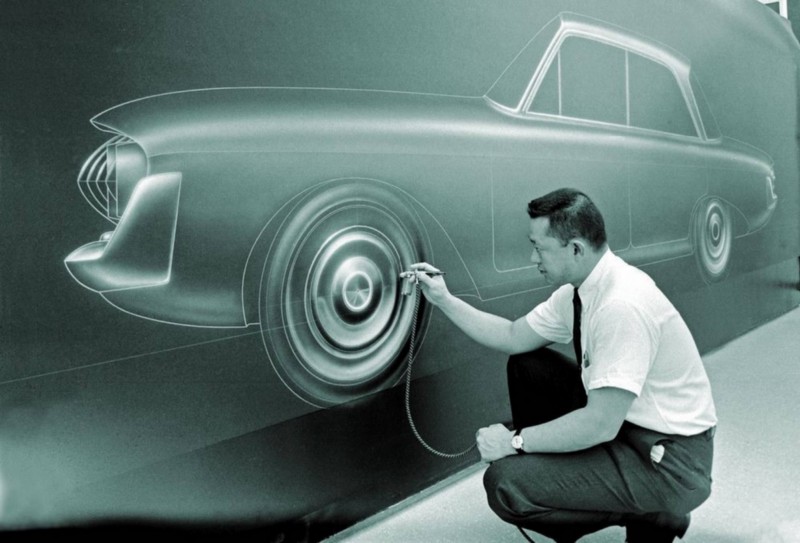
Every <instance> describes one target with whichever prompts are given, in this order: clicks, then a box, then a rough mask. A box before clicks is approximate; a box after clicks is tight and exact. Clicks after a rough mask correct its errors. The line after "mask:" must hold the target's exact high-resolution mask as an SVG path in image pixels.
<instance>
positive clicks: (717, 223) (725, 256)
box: [694, 198, 733, 282]
mask: <svg viewBox="0 0 800 543" xmlns="http://www.w3.org/2000/svg"><path fill="white" fill-rule="evenodd" d="M732 247H733V223H732V218H731V212H730V208H729V207H728V206H727V205H726V204H725V202H723V201H722V200H720V199H719V198H708V199H707V200H705V201H704V202H703V203H702V204H701V205H700V207H699V209H698V211H697V214H696V215H695V221H694V252H695V256H696V258H697V263H698V265H699V267H700V272H701V273H702V274H703V278H704V279H705V280H706V281H708V282H715V281H719V280H721V279H723V278H725V276H726V275H727V273H728V264H729V262H730V258H731V249H732Z"/></svg>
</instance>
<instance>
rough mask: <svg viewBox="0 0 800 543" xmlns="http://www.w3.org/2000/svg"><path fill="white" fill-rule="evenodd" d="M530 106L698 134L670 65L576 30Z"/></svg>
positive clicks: (534, 110)
mask: <svg viewBox="0 0 800 543" xmlns="http://www.w3.org/2000/svg"><path fill="white" fill-rule="evenodd" d="M528 111H529V112H530V113H540V114H548V115H558V116H561V117H568V118H572V119H583V120H588V121H598V122H605V123H611V124H616V125H622V126H630V127H635V128H644V129H648V130H656V131H659V132H666V133H670V134H678V135H681V136H691V137H697V130H696V129H695V125H694V121H693V120H692V116H691V113H690V112H689V109H688V107H687V103H686V99H685V98H684V95H683V92H682V91H681V87H680V85H679V83H678V81H677V80H676V78H675V75H674V74H673V73H672V71H671V70H670V69H669V68H668V67H667V66H666V65H664V64H662V63H660V62H657V61H655V60H651V59H650V58H647V57H645V56H642V55H639V54H636V53H633V52H630V51H627V50H625V49H622V48H620V47H616V46H614V45H609V44H606V43H602V42H600V41H596V40H592V39H587V38H582V37H576V36H568V37H567V38H565V39H564V40H563V42H562V43H561V46H560V47H559V49H558V52H556V54H555V55H554V56H553V59H552V61H551V62H550V66H549V67H548V69H547V72H546V73H545V75H544V77H543V78H542V80H541V82H540V83H539V87H538V89H537V90H536V94H535V96H534V97H533V99H532V101H531V105H530V108H529V110H528Z"/></svg>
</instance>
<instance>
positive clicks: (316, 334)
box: [259, 179, 429, 406]
mask: <svg viewBox="0 0 800 543" xmlns="http://www.w3.org/2000/svg"><path fill="white" fill-rule="evenodd" d="M419 224H420V221H419V218H418V217H417V216H416V214H415V213H414V212H413V210H412V207H411V202H410V200H409V199H408V198H407V197H405V196H404V195H403V194H402V193H400V192H399V191H397V190H396V189H393V188H391V187H390V186H388V185H384V184H382V183H378V182H374V181H367V180H356V179H353V180H345V181H337V182H332V183H327V184H325V185H323V186H322V187H321V188H318V189H316V190H312V191H311V192H310V193H309V194H307V195H305V196H304V197H303V198H302V199H301V201H300V202H299V203H298V204H297V205H296V206H295V208H294V210H293V211H292V212H291V214H290V215H289V216H288V218H287V219H286V220H285V221H284V223H283V224H282V226H281V227H280V228H279V231H278V232H277V236H276V239H275V242H274V243H273V247H272V249H271V250H270V254H269V255H268V257H267V262H266V265H265V269H264V273H263V276H262V281H261V292H260V301H259V311H260V318H261V334H262V338H263V340H264V345H265V347H266V350H267V352H268V354H269V358H270V361H271V362H272V365H273V367H274V368H275V370H276V372H277V373H278V375H280V377H281V379H282V380H283V382H284V383H285V384H286V385H287V386H288V387H289V388H290V389H291V390H292V391H293V392H294V393H295V394H296V395H297V396H299V397H300V398H302V399H303V400H305V401H307V402H309V403H311V404H313V405H317V406H331V405H335V404H339V403H343V402H346V401H349V400H352V399H355V398H358V397H360V396H363V395H365V394H369V393H371V392H374V391H377V390H381V389H383V388H386V387H388V386H391V385H393V384H395V383H396V382H397V381H398V380H399V379H400V378H401V376H402V373H403V370H404V367H405V365H404V362H405V360H404V357H405V355H406V353H407V349H408V341H409V337H410V333H411V327H412V325H413V324H414V321H415V318H414V302H415V296H418V295H420V294H419V293H417V292H414V293H412V294H411V295H410V296H404V295H403V294H402V292H401V284H400V281H399V273H400V272H401V271H402V270H403V269H405V268H407V267H408V266H409V265H410V264H412V263H413V262H418V261H421V260H423V259H425V258H426V256H427V255H428V254H429V250H428V240H427V237H426V236H425V234H424V232H423V231H422V228H421V227H420V226H419ZM421 305H424V304H421ZM425 318H426V312H425V310H424V308H423V309H422V310H421V311H420V315H419V322H418V327H421V326H422V325H424V323H423V320H424V319H425ZM418 337H419V334H418Z"/></svg>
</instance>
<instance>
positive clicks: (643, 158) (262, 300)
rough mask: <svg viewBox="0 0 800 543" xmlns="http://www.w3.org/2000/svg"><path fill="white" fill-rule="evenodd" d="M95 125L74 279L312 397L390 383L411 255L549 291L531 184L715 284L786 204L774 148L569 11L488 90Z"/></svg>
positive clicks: (410, 303)
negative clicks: (237, 346)
mask: <svg viewBox="0 0 800 543" xmlns="http://www.w3.org/2000/svg"><path fill="white" fill-rule="evenodd" d="M92 124H93V125H94V126H95V127H96V128H98V129H99V130H102V131H104V132H108V133H111V134H112V135H113V137H111V139H109V140H108V141H107V142H106V143H104V144H103V145H102V146H101V147H100V148H99V149H97V150H96V151H95V152H94V153H93V154H92V155H91V156H90V157H89V159H88V160H87V161H86V162H85V164H84V166H83V168H82V170H81V171H80V173H79V178H78V185H79V187H80V190H81V191H82V193H83V194H84V196H85V197H86V199H87V200H88V201H89V203H90V204H91V205H92V206H93V207H94V209H95V210H96V211H98V212H99V213H100V214H101V215H102V216H103V217H105V219H107V221H108V222H109V223H110V225H111V226H110V227H109V230H108V232H106V233H103V234H102V236H100V238H99V240H98V241H94V242H91V243H88V244H86V245H84V246H82V247H80V248H78V249H76V250H74V251H73V252H72V253H71V254H69V256H67V257H66V259H65V264H66V267H67V269H68V271H69V273H70V274H71V275H72V277H73V278H74V279H75V281H77V282H78V283H79V284H81V285H83V286H84V287H86V288H87V289H90V290H92V291H94V292H96V293H98V294H99V295H100V296H102V297H103V298H104V299H105V300H106V301H108V302H109V303H110V304H112V305H113V306H115V307H117V308H119V309H120V310H122V311H125V312H128V313H130V314H132V315H136V316H138V317H142V318H146V319H152V320H156V321H161V322H165V323H171V324H177V325H186V326H201V327H214V328H224V327H231V328H236V327H248V326H258V327H260V331H261V335H262V337H263V342H264V346H265V350H266V352H267V354H268V357H269V360H270V362H271V363H272V365H273V367H274V368H275V370H276V372H277V373H278V375H279V376H280V377H281V379H282V380H283V381H284V383H285V384H286V385H287V386H288V387H289V388H290V389H291V390H292V391H293V392H294V393H295V394H296V395H297V396H299V397H300V398H302V399H303V400H305V401H307V402H309V403H311V404H313V405H317V406H330V405H335V404H338V403H342V402H345V401H348V400H351V399H354V398H358V397H360V396H362V395H364V394H368V393H371V392H375V391H378V390H381V389H384V388H386V387H389V386H392V385H393V384H395V383H396V382H397V381H398V379H399V378H400V376H401V375H402V372H403V368H404V366H403V358H404V356H405V355H406V353H407V350H408V342H409V339H410V337H411V336H410V331H411V327H412V325H413V323H414V321H415V319H414V303H415V301H416V300H415V297H416V296H417V295H418V294H416V293H412V294H411V295H409V296H404V295H403V294H402V293H401V285H400V282H399V281H398V276H399V273H400V272H401V271H402V270H404V269H407V267H408V266H409V265H410V264H411V263H413V262H418V261H423V260H427V261H431V262H434V263H436V265H438V266H440V267H441V268H443V269H446V270H448V285H449V286H450V288H451V290H452V291H453V292H454V293H461V294H467V295H472V296H476V297H478V298H479V299H481V300H487V299H494V298H498V297H503V296H510V295H513V294H515V293H519V292H523V291H527V290H532V289H535V288H539V287H542V288H544V287H545V284H544V282H543V281H542V279H541V278H540V277H538V274H537V273H536V270H535V268H532V264H531V263H530V260H529V252H528V251H529V250H528V242H527V215H526V214H525V203H526V202H527V201H528V200H530V199H531V198H533V197H536V196H539V195H542V194H544V193H545V192H547V191H549V190H552V189H555V188H558V187H561V186H573V187H575V188H578V189H581V190H584V191H585V192H587V193H588V194H589V195H590V196H591V197H592V198H593V199H594V200H595V201H596V202H597V203H598V205H599V207H600V209H601V210H602V211H603V212H604V215H605V216H606V220H607V227H608V234H609V240H610V244H611V248H612V249H613V250H614V251H616V252H617V253H618V254H620V255H621V256H623V257H624V258H625V259H626V260H628V261H629V262H631V263H634V264H637V265H641V264H645V263H650V262H656V261H661V260H665V259H672V258H683V257H690V256H691V255H694V259H695V260H696V262H697V267H698V270H699V272H700V275H701V276H702V277H703V279H704V280H705V281H708V282H713V281H719V280H721V279H723V278H724V277H725V276H726V275H727V274H728V272H729V270H730V264H731V255H732V248H733V247H734V243H735V240H736V238H738V237H741V236H745V235H748V234H752V233H753V232H755V231H757V230H758V229H760V228H762V227H763V226H764V225H765V224H766V223H767V222H768V221H769V218H770V216H771V214H772V213H773V211H774V209H775V207H776V204H777V200H778V198H777V196H776V194H775V190H774V187H775V174H774V169H773V164H772V160H771V158H770V157H769V156H768V155H767V154H766V153H765V152H763V151H761V150H759V149H757V148H755V147H753V146H751V145H748V144H746V143H743V142H740V141H736V140H733V139H730V138H727V137H724V136H723V135H722V134H720V132H719V129H718V127H717V123H716V122H715V119H714V116H713V114H712V112H711V108H710V106H709V105H708V104H707V102H706V98H705V96H704V94H703V91H702V89H701V87H700V84H699V82H698V81H697V79H696V77H695V75H694V74H693V73H692V70H691V64H690V61H689V60H688V59H686V58H684V57H683V56H682V55H681V54H679V53H677V52H676V51H673V50H672V49H670V48H668V47H667V46H665V45H663V44H661V43H658V42H656V41H654V40H649V39H648V38H646V37H644V36H640V35H638V34H636V33H634V32H631V31H628V30H626V29H623V28H619V27H617V26H614V25H611V24H608V23H605V22H602V21H598V20H595V19H591V18H588V17H585V16H581V15H577V14H572V13H561V14H560V15H559V16H558V17H556V18H555V19H553V20H551V21H550V22H549V23H548V24H547V25H545V26H544V27H543V28H542V29H541V30H540V31H539V32H538V33H537V34H536V35H535V36H534V37H533V38H532V39H531V40H530V42H529V43H528V44H527V45H526V46H525V48H524V49H523V50H522V51H520V53H519V54H518V55H517V56H516V58H515V59H514V60H513V62H511V64H509V65H508V67H507V68H506V69H505V70H504V71H503V73H502V74H501V75H500V76H499V78H498V79H497V80H496V82H495V83H494V84H493V85H492V86H491V88H490V89H489V90H488V91H487V92H486V93H485V95H483V96H475V97H462V96H445V95H432V94H417V93H407V92H390V91H368V90H333V89H310V88H267V87H265V88H220V89H201V90H190V91H181V92H174V93H169V94H163V95H158V96H151V97H147V98H142V99H138V100H134V101H131V102H128V103H125V104H121V105H119V106H116V107H113V108H111V109H108V110H106V111H105V112H103V113H101V114H99V115H97V116H96V117H94V118H93V119H92ZM423 305H424V304H423ZM428 313H429V312H428V310H427V309H426V308H424V307H423V311H422V314H421V315H420V319H421V321H420V323H419V326H420V328H424V327H425V326H426V323H427V322H428V321H429V318H428ZM417 337H418V339H417V341H422V337H424V334H418V335H417Z"/></svg>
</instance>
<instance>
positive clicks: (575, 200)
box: [528, 189, 606, 249]
mask: <svg viewBox="0 0 800 543" xmlns="http://www.w3.org/2000/svg"><path fill="white" fill-rule="evenodd" d="M528 215H529V216H530V218H531V219H536V218H539V217H547V218H548V219H550V232H549V233H550V235H551V236H553V237H554V238H556V239H558V240H561V243H563V244H565V245H566V244H567V243H569V240H571V239H573V238H583V239H585V240H586V241H588V242H589V244H590V245H591V246H592V247H593V248H594V249H599V248H601V247H602V246H603V245H604V244H605V243H606V225H605V222H604V221H603V215H602V214H600V210H599V209H597V206H596V205H594V202H592V200H591V199H589V197H588V196H586V195H585V194H584V193H582V192H580V191H578V190H575V189H558V190H554V191H553V192H550V193H548V194H545V195H544V196H542V197H540V198H536V199H535V200H531V201H530V202H529V203H528Z"/></svg>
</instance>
